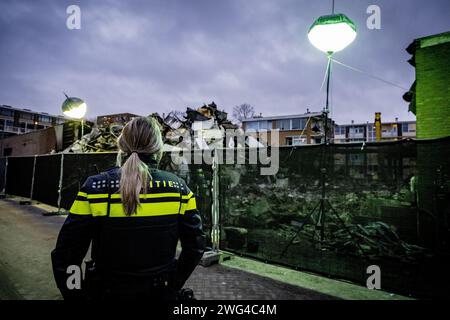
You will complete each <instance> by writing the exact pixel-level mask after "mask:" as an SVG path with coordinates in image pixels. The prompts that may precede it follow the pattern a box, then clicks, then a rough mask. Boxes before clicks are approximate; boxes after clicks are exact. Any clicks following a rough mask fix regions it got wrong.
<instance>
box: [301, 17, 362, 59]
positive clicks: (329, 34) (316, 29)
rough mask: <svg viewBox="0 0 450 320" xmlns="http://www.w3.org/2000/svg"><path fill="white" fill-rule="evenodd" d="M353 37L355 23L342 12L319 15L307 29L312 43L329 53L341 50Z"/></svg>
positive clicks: (354, 36)
mask: <svg viewBox="0 0 450 320" xmlns="http://www.w3.org/2000/svg"><path fill="white" fill-rule="evenodd" d="M355 38H356V25H355V24H354V23H353V21H352V20H350V19H349V18H348V17H347V16H346V15H345V14H342V13H337V14H330V15H326V16H321V17H319V18H318V19H317V20H316V21H314V23H313V24H312V26H311V27H310V28H309V31H308V39H309V41H310V42H311V43H312V45H313V46H315V47H316V48H317V49H319V50H321V51H323V52H326V53H329V54H331V53H334V52H338V51H341V50H342V49H344V48H345V47H347V46H348V45H349V44H350V43H352V42H353V40H355Z"/></svg>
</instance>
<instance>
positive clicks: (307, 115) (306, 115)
mask: <svg viewBox="0 0 450 320" xmlns="http://www.w3.org/2000/svg"><path fill="white" fill-rule="evenodd" d="M320 116H322V112H307V113H302V114H293V115H283V116H270V117H253V118H249V119H243V120H242V122H252V121H265V120H266V121H267V120H283V119H298V118H310V117H320Z"/></svg>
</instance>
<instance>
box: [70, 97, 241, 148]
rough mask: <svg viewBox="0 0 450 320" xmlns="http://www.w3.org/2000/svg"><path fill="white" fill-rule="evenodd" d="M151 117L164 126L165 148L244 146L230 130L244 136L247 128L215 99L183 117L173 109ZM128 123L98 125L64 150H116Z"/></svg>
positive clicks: (191, 110) (162, 128) (189, 109)
mask: <svg viewBox="0 0 450 320" xmlns="http://www.w3.org/2000/svg"><path fill="white" fill-rule="evenodd" d="M150 117H153V118H154V119H155V120H156V121H157V122H158V123H159V125H160V127H161V133H162V136H163V140H164V151H173V150H177V149H178V148H179V149H188V150H192V149H201V150H204V149H210V148H216V147H236V146H241V147H242V146H243V145H239V143H238V142H236V141H237V140H235V139H232V138H230V139H228V140H227V141H225V138H226V135H225V131H226V130H230V129H231V130H237V131H236V132H237V134H238V135H243V131H242V130H240V129H239V126H238V125H236V124H233V123H232V122H231V121H230V120H228V114H227V113H226V112H225V111H220V110H219V109H218V108H217V105H216V104H215V103H214V102H212V103H210V104H205V105H203V106H201V107H200V108H198V109H196V110H194V109H191V108H187V110H186V112H185V113H184V115H183V116H180V115H179V112H170V113H169V114H168V115H167V116H164V115H163V116H162V117H161V116H160V115H159V114H158V113H152V114H151V115H150ZM124 125H125V123H112V124H110V125H108V126H105V127H95V128H93V129H92V130H91V132H90V133H88V134H86V135H84V136H83V137H82V138H81V139H80V140H77V141H76V142H75V143H73V144H72V145H71V146H70V147H68V148H67V149H66V150H65V151H64V152H108V151H111V152H112V151H116V150H117V138H118V137H119V135H120V132H121V131H122V129H123V126H124Z"/></svg>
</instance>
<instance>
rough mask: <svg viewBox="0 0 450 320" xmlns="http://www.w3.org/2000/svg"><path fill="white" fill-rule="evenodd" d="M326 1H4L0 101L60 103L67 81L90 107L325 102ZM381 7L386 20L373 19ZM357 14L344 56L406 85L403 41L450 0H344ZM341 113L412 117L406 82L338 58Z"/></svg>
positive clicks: (287, 108)
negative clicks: (322, 23) (319, 40)
mask: <svg viewBox="0 0 450 320" xmlns="http://www.w3.org/2000/svg"><path fill="white" fill-rule="evenodd" d="M330 2H331V1H327V0H320V1H302V0H277V1H275V0H224V1H205V0H189V1H187V0H185V1H182V0H178V1H174V0H164V1H163V0H160V1H2V2H1V3H0V11H1V12H2V15H1V16H0V43H1V51H0V70H1V72H0V88H1V90H0V103H4V104H10V105H14V106H18V107H26V108H30V109H34V110H41V111H46V112H49V113H54V114H59V113H60V105H61V102H62V100H63V96H62V91H66V92H68V93H69V94H71V95H75V96H79V97H82V98H84V99H85V100H86V101H87V103H88V106H89V114H88V116H89V117H92V116H94V115H99V114H106V113H115V112H123V111H128V112H134V113H138V114H143V115H144V114H149V113H151V112H155V111H157V112H160V113H162V112H168V111H169V110H172V109H180V110H183V109H185V108H186V107H187V106H190V107H195V106H198V105H200V104H202V103H205V102H210V101H212V100H214V101H216V103H217V104H218V105H219V106H220V107H222V108H224V109H226V110H229V111H230V110H231V109H232V107H233V106H234V105H237V104H241V103H244V102H246V103H250V104H252V105H254V106H255V108H256V110H257V111H258V112H262V113H263V114H264V115H275V114H292V113H302V112H304V111H305V110H306V108H307V107H309V108H310V109H311V110H320V109H321V108H322V105H323V103H324V98H325V97H324V92H323V90H322V91H320V86H321V83H322V80H323V75H324V72H325V64H326V58H325V57H324V56H323V55H322V54H321V53H320V52H319V51H317V50H316V49H315V48H314V47H312V46H311V45H310V44H309V42H308V40H307V36H306V34H307V30H308V28H309V26H310V25H311V23H312V22H313V21H314V19H315V17H317V16H319V15H322V14H326V13H329V11H330ZM71 4H77V5H79V6H80V7H81V14H82V29H81V30H68V29H67V28H66V18H67V14H66V8H67V6H69V5H71ZM370 4H376V5H379V6H380V7H381V14H382V29H381V30H368V29H367V28H366V19H367V17H368V15H367V14H366V9H367V7H368V6H369V5H370ZM336 11H340V12H344V13H346V14H347V15H348V16H349V17H350V18H352V19H353V20H354V21H355V22H356V24H357V25H358V28H359V30H358V31H359V32H358V37H357V39H356V41H355V42H354V43H353V44H352V45H351V46H350V47H349V48H347V49H346V50H344V51H342V52H340V53H338V54H337V55H336V59H338V60H340V61H342V62H344V63H347V64H349V65H351V66H353V67H356V68H359V69H362V70H364V71H366V72H368V73H370V74H375V75H377V76H379V77H382V78H385V79H386V80H389V81H391V82H394V83H397V84H399V85H400V86H403V87H409V86H410V85H411V83H412V82H413V80H414V69H413V68H412V67H411V66H410V65H409V64H408V63H407V60H408V59H409V58H410V56H409V55H408V54H407V53H406V52H405V50H404V49H405V48H406V47H407V46H408V44H409V43H411V42H412V41H413V39H415V38H418V37H421V36H426V35H430V34H434V33H439V32H444V31H448V30H449V29H450V22H449V19H448V16H449V14H450V3H449V2H448V1H447V0H441V1H440V0H430V1H410V0H397V1H392V0H353V1H339V0H338V1H336ZM333 71H334V74H333V81H332V88H333V90H332V93H333V95H332V103H333V116H334V118H335V119H336V120H337V121H338V122H341V123H342V122H349V121H350V120H352V119H353V120H355V121H360V122H365V121H367V120H372V118H373V114H374V112H375V111H381V112H382V113H383V117H384V119H388V120H393V119H394V117H399V118H401V119H413V116H412V115H411V114H408V113H407V104H406V103H405V102H404V101H403V100H402V98H401V96H402V94H403V91H402V90H401V89H398V88H395V87H392V86H389V85H387V84H385V83H383V82H380V81H378V80H375V79H372V78H370V77H368V76H367V75H364V74H359V73H356V72H354V71H351V70H348V69H345V68H343V67H342V66H339V65H335V66H334V68H333Z"/></svg>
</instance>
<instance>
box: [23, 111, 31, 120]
mask: <svg viewBox="0 0 450 320" xmlns="http://www.w3.org/2000/svg"><path fill="white" fill-rule="evenodd" d="M33 117H34V115H33V114H32V113H28V112H23V113H21V114H20V118H21V119H26V120H33Z"/></svg>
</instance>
